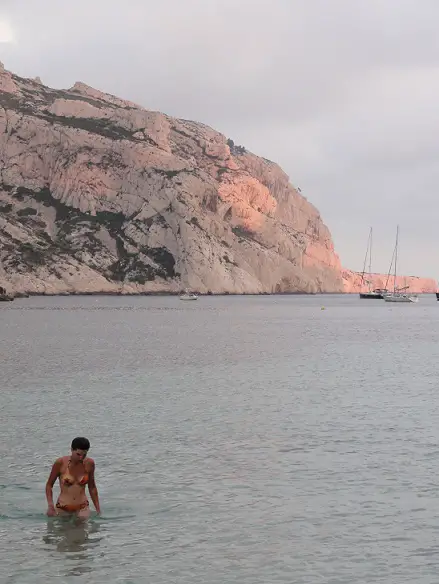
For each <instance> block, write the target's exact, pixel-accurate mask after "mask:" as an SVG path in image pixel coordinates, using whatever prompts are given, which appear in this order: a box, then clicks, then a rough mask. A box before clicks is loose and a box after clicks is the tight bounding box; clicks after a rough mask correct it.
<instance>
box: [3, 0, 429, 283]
mask: <svg viewBox="0 0 439 584" xmlns="http://www.w3.org/2000/svg"><path fill="white" fill-rule="evenodd" d="M438 23H439V2H437V1H436V0H270V1H268V0H160V2H159V1H158V0H154V1H152V0H126V1H125V2H120V1H119V0H105V1H104V0H75V1H74V2H69V3H67V2H61V1H60V0H0V41H1V44H0V60H2V61H3V62H4V64H5V66H6V68H7V69H9V70H12V71H14V72H15V73H17V74H19V75H22V76H26V77H35V76H37V75H39V76H40V77H41V78H42V81H43V82H44V83H45V84H46V85H50V86H52V87H57V88H67V87H71V86H72V85H73V83H74V82H75V81H83V82H85V83H87V84H89V85H92V86H94V87H96V88H98V89H101V90H104V91H108V92H110V93H114V94H116V95H119V96H121V97H124V98H126V99H130V100H133V101H136V102H137V103H140V104H141V105H143V106H145V107H146V108H149V109H154V110H160V111H163V112H165V113H168V114H170V115H174V116H178V117H183V118H187V119H193V120H197V121H200V122H204V123H206V124H208V125H210V126H212V127H214V128H215V129H217V130H219V131H220V132H222V133H224V134H225V135H226V136H228V137H230V138H232V139H233V140H234V141H235V142H236V143H238V144H242V145H244V146H246V147H247V148H248V149H249V150H251V151H253V152H254V153H256V154H259V155H262V156H265V157H266V158H269V159H270V160H274V161H276V162H278V163H279V164H280V165H281V166H282V167H283V169H284V170H285V171H286V172H287V173H288V175H289V177H290V180H291V182H292V183H293V184H294V185H297V186H300V188H301V190H302V193H303V194H304V195H305V196H306V197H307V198H308V200H310V201H311V202H312V203H313V204H315V205H316V206H317V208H318V209H319V210H320V212H321V214H322V217H323V220H324V221H325V223H326V224H327V225H328V227H329V228H330V230H331V232H332V235H333V239H334V243H335V246H336V250H337V252H338V253H339V255H340V257H341V260H342V263H343V265H344V266H345V267H349V268H352V269H360V270H361V269H362V265H363V259H364V253H365V250H366V243H367V237H368V231H369V227H370V226H372V227H373V228H374V249H373V255H374V262H373V266H372V268H373V269H374V271H383V272H387V270H388V267H389V263H390V259H391V256H392V252H393V246H394V239H395V232H396V225H397V223H398V224H399V225H400V247H399V257H400V261H399V267H400V270H398V271H399V272H400V273H401V274H405V275H412V274H413V275H421V276H432V277H435V278H438V277H439V263H438V252H439V230H438V228H437V221H438V218H439V193H438V189H439V34H438V32H437V27H438Z"/></svg>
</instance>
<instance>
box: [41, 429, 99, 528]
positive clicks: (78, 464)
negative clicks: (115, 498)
mask: <svg viewBox="0 0 439 584" xmlns="http://www.w3.org/2000/svg"><path fill="white" fill-rule="evenodd" d="M89 449H90V442H89V441H88V440H87V438H75V439H74V440H73V441H72V446H71V450H72V452H71V454H70V456H62V457H61V458H58V459H57V460H56V461H55V462H54V464H53V466H52V470H51V472H50V475H49V478H48V479H47V483H46V499H47V505H48V508H47V515H48V516H49V517H53V516H55V515H60V516H61V515H64V516H71V515H76V516H77V517H79V518H80V519H87V518H88V517H89V515H90V505H89V502H88V499H87V495H86V492H85V487H86V485H88V490H89V493H90V497H91V500H92V501H93V505H94V506H95V509H96V512H97V513H98V514H99V513H100V512H101V509H100V506H99V495H98V489H97V487H96V483H95V463H94V460H93V459H92V458H87V454H88V451H89ZM58 478H59V484H60V488H61V492H60V495H59V497H58V500H57V502H56V506H55V505H54V504H53V485H54V484H55V482H56V479H58Z"/></svg>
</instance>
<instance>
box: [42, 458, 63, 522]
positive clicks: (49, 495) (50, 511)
mask: <svg viewBox="0 0 439 584" xmlns="http://www.w3.org/2000/svg"><path fill="white" fill-rule="evenodd" d="M60 470H61V459H60V458H58V459H57V460H55V462H54V463H53V465H52V470H51V471H50V475H49V478H48V479H47V483H46V499H47V515H48V516H49V517H51V516H53V515H56V510H55V505H54V504H53V485H54V484H55V481H56V479H57V478H58V477H59V473H60Z"/></svg>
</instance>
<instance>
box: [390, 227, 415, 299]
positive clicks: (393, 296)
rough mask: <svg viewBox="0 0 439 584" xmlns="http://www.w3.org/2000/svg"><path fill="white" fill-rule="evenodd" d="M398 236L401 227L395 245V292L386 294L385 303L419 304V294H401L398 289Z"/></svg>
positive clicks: (397, 232)
mask: <svg viewBox="0 0 439 584" xmlns="http://www.w3.org/2000/svg"><path fill="white" fill-rule="evenodd" d="M398 236H399V226H397V227H396V243H395V252H394V256H395V272H394V276H393V292H391V293H389V294H386V295H385V296H384V301H385V302H418V300H419V298H418V296H417V294H409V293H407V292H401V289H400V288H397V287H396V270H397V267H396V265H397V262H398Z"/></svg>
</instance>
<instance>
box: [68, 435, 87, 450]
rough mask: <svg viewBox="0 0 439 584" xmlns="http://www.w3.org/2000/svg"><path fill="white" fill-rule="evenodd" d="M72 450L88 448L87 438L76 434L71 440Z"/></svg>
mask: <svg viewBox="0 0 439 584" xmlns="http://www.w3.org/2000/svg"><path fill="white" fill-rule="evenodd" d="M72 450H90V442H89V440H88V439H87V438H83V437H82V436H78V438H73V440H72Z"/></svg>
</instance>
